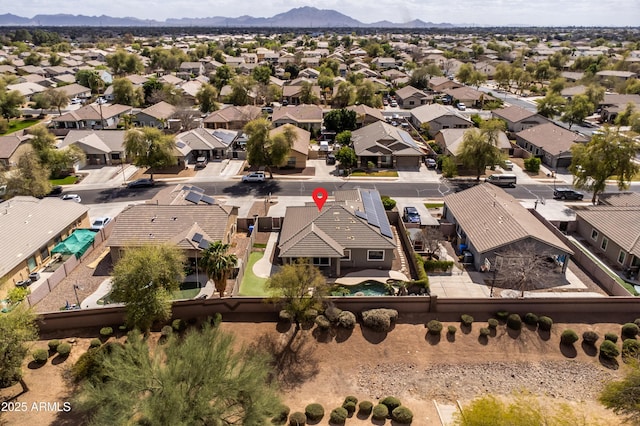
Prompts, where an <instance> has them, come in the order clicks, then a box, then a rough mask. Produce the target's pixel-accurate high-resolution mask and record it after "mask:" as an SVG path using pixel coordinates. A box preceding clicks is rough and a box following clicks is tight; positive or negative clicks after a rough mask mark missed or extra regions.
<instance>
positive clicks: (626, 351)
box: [622, 339, 640, 361]
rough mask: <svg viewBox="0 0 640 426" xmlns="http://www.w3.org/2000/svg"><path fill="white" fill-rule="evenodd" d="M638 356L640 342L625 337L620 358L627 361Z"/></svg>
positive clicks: (639, 355)
mask: <svg viewBox="0 0 640 426" xmlns="http://www.w3.org/2000/svg"><path fill="white" fill-rule="evenodd" d="M638 357H640V342H638V341H637V340H636V339H627V340H625V341H624V342H622V359H623V360H625V361H627V360H629V359H631V358H635V359H638Z"/></svg>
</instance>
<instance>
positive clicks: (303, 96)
mask: <svg viewBox="0 0 640 426" xmlns="http://www.w3.org/2000/svg"><path fill="white" fill-rule="evenodd" d="M300 102H301V103H303V104H315V105H317V104H318V103H320V98H319V97H318V95H317V94H316V93H315V92H314V90H313V84H311V83H309V82H306V81H305V82H304V83H302V86H301V88H300Z"/></svg>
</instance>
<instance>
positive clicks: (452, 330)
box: [447, 325, 458, 334]
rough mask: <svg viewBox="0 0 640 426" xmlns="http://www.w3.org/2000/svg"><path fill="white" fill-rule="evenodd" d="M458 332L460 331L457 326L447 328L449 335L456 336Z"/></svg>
mask: <svg viewBox="0 0 640 426" xmlns="http://www.w3.org/2000/svg"><path fill="white" fill-rule="evenodd" d="M456 331H458V329H457V328H456V326H455V325H450V326H448V327H447V333H449V334H456Z"/></svg>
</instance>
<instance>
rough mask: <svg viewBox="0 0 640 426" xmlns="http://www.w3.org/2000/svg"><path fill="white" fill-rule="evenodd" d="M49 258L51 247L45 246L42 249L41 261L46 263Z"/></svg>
mask: <svg viewBox="0 0 640 426" xmlns="http://www.w3.org/2000/svg"><path fill="white" fill-rule="evenodd" d="M47 257H49V247H47V246H44V247H42V248H41V249H40V260H41V261H44V260H45V259H46V258H47Z"/></svg>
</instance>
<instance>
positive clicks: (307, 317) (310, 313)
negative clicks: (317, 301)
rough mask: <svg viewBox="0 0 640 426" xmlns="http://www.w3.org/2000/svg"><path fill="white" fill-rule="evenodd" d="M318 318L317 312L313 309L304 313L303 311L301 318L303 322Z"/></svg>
mask: <svg viewBox="0 0 640 426" xmlns="http://www.w3.org/2000/svg"><path fill="white" fill-rule="evenodd" d="M317 316H318V311H317V310H315V309H307V310H306V311H304V315H303V318H304V320H305V321H309V322H311V321H314V320H315V319H316V317H317Z"/></svg>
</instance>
